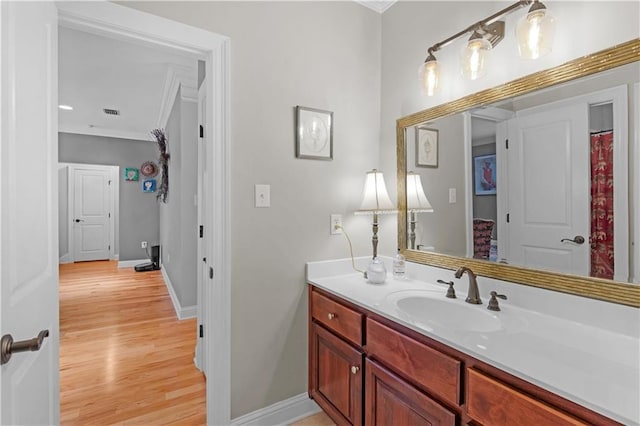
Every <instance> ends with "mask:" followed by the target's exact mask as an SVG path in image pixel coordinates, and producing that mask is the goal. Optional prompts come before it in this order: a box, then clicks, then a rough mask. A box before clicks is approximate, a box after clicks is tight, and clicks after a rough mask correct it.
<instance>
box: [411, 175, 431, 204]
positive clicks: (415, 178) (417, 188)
mask: <svg viewBox="0 0 640 426" xmlns="http://www.w3.org/2000/svg"><path fill="white" fill-rule="evenodd" d="M407 210H409V211H413V212H425V213H426V212H433V207H432V206H431V203H430V202H429V200H428V199H427V196H426V195H425V193H424V189H422V181H421V180H420V175H418V174H416V173H414V172H408V173H407Z"/></svg>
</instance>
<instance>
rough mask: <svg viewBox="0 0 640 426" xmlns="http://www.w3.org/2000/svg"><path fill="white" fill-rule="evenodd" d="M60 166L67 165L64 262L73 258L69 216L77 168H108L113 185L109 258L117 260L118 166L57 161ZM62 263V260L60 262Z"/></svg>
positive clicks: (72, 236) (73, 196) (71, 213)
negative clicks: (65, 249) (66, 242)
mask: <svg viewBox="0 0 640 426" xmlns="http://www.w3.org/2000/svg"><path fill="white" fill-rule="evenodd" d="M59 165H60V166H66V167H67V220H68V221H69V223H68V224H67V225H68V226H67V238H68V250H69V252H68V253H67V254H66V255H65V256H63V258H65V259H64V263H73V262H75V261H76V258H75V236H74V228H73V222H72V218H71V216H73V210H74V208H75V182H74V179H73V173H74V171H75V170H78V169H93V170H108V171H109V172H110V173H109V179H111V182H112V183H113V185H110V186H109V192H110V194H109V207H110V209H111V218H110V219H109V245H110V246H111V248H110V249H109V260H117V259H118V255H119V247H118V244H117V243H118V238H117V237H116V236H117V235H118V232H119V229H118V228H119V225H120V212H119V210H120V188H119V186H120V185H119V183H120V182H119V181H118V176H119V174H120V167H119V166H103V165H99V164H79V163H59ZM60 263H63V262H60Z"/></svg>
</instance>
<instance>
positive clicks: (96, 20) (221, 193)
mask: <svg viewBox="0 0 640 426" xmlns="http://www.w3.org/2000/svg"><path fill="white" fill-rule="evenodd" d="M56 5H57V7H58V24H59V25H62V26H65V27H69V28H75V29H80V30H83V31H89V32H93V33H96V34H101V35H106V36H108V37H112V38H118V39H126V40H132V39H133V40H135V41H136V42H138V43H142V44H147V45H149V44H151V45H154V46H158V45H160V46H165V47H170V48H174V49H179V50H181V51H183V52H187V53H190V54H192V55H194V57H199V58H200V59H203V60H204V61H205V63H206V67H205V69H206V76H207V79H206V84H207V86H206V90H207V92H206V93H207V105H206V109H207V114H208V116H207V122H208V124H209V129H211V131H210V132H207V134H205V140H204V143H206V144H207V146H208V148H209V149H207V158H206V162H207V166H208V170H209V174H208V182H207V184H208V188H209V191H208V193H207V194H204V195H205V197H204V199H203V200H202V201H203V202H204V203H206V210H207V212H209V214H208V215H207V217H206V218H205V219H206V220H205V222H204V223H202V225H204V227H205V239H204V244H205V245H206V252H207V253H208V256H207V262H206V263H207V266H208V267H210V268H212V271H214V274H213V278H211V279H208V281H209V285H208V287H209V288H210V289H211V291H209V292H207V293H208V294H206V296H205V300H202V301H200V300H199V301H198V305H199V306H201V309H203V310H205V311H206V312H208V313H209V315H207V316H206V322H205V323H204V324H203V325H204V330H205V338H204V339H203V340H204V345H205V347H206V351H205V352H206V354H207V363H206V364H207V366H208V367H209V368H208V369H207V370H208V371H207V381H206V400H207V423H209V424H229V423H230V421H231V253H230V238H229V225H230V207H229V206H230V99H229V88H230V84H229V74H230V56H229V53H230V52H229V50H230V39H229V38H228V37H226V36H222V35H219V34H215V33H212V32H209V31H206V30H203V29H200V28H196V27H192V26H189V25H186V24H182V23H179V22H176V21H172V20H169V19H166V18H161V17H159V16H156V15H151V14H148V13H144V12H141V11H138V10H135V9H132V8H129V7H126V6H121V5H117V4H114V3H110V2H58V3H56ZM54 178H55V179H57V175H56V176H55V177H54ZM209 231H210V232H209ZM211 235H215V236H216V238H215V239H214V238H211V237H210V236H211ZM198 257H199V258H200V257H201V256H200V253H198ZM214 268H215V269H214ZM214 342H215V344H214Z"/></svg>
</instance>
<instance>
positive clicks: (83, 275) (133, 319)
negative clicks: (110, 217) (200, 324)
mask: <svg viewBox="0 0 640 426" xmlns="http://www.w3.org/2000/svg"><path fill="white" fill-rule="evenodd" d="M195 344H196V320H195V319H190V320H183V321H178V319H177V318H176V315H175V311H174V309H173V305H172V303H171V299H170V298H169V295H168V293H167V289H166V287H165V284H164V281H163V279H162V276H161V274H160V271H153V272H140V273H137V272H134V270H133V268H123V269H118V267H117V262H114V261H111V262H109V261H103V262H82V263H73V264H65V265H60V411H61V414H60V417H61V423H62V424H63V425H89V424H94V425H95V424H99V425H107V424H145V425H150V424H154V425H159V424H180V425H191V424H194V425H195V424H198V425H199V424H205V420H206V419H205V416H206V402H205V380H204V376H203V375H202V373H200V371H198V370H197V369H196V368H195V366H194V365H193V357H194V348H195Z"/></svg>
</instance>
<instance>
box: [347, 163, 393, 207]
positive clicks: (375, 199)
mask: <svg viewBox="0 0 640 426" xmlns="http://www.w3.org/2000/svg"><path fill="white" fill-rule="evenodd" d="M397 211H398V210H397V209H396V208H395V207H394V206H393V203H392V202H391V199H390V198H389V194H388V193H387V187H386V185H385V184H384V176H383V175H382V172H379V171H378V170H376V169H373V170H372V171H370V172H367V177H366V180H365V182H364V191H363V193H362V204H360V209H358V210H356V212H355V213H356V214H373V213H395V212H397Z"/></svg>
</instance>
